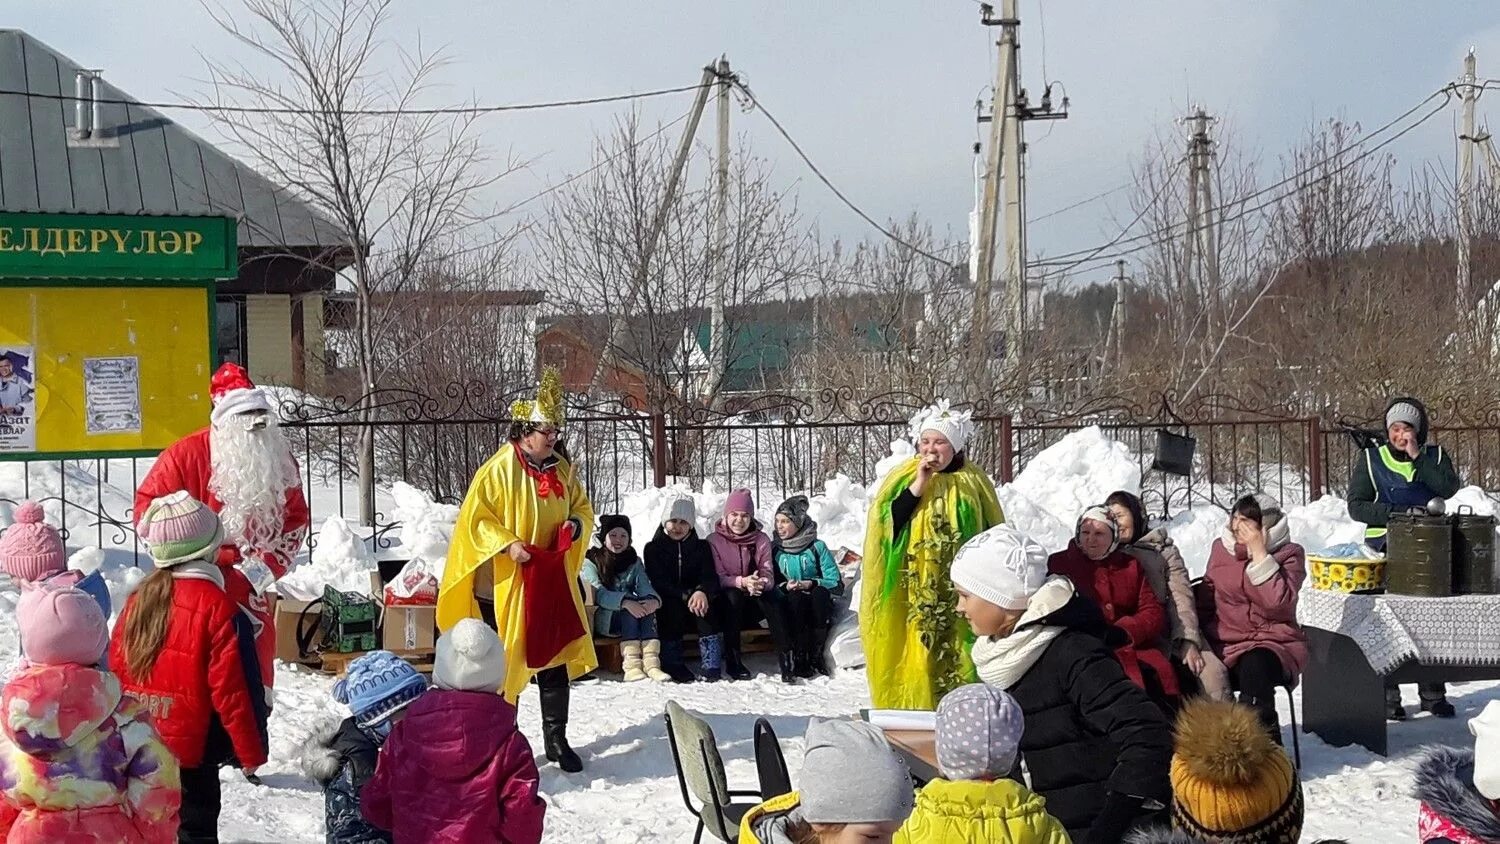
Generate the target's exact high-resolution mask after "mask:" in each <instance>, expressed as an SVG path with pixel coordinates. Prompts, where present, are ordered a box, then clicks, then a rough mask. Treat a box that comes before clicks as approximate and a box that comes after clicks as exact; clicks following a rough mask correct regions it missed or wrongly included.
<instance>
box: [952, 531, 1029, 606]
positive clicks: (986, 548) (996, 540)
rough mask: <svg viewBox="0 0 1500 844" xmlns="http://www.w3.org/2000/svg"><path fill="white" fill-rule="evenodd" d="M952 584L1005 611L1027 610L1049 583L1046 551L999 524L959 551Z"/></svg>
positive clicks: (1025, 536) (971, 540)
mask: <svg viewBox="0 0 1500 844" xmlns="http://www.w3.org/2000/svg"><path fill="white" fill-rule="evenodd" d="M949 576H950V577H952V578H953V585H955V586H957V587H958V588H960V589H962V590H964V591H965V592H968V593H969V594H971V595H974V596H975V597H978V598H983V599H984V600H986V601H989V602H990V603H992V604H994V605H995V606H997V607H999V608H1001V609H1004V610H1012V611H1014V610H1024V609H1026V602H1027V601H1029V600H1031V596H1032V595H1034V594H1036V590H1038V589H1040V588H1042V583H1044V582H1045V581H1046V580H1047V552H1046V551H1045V550H1044V549H1043V548H1042V546H1041V544H1040V543H1038V542H1037V541H1036V540H1035V539H1032V538H1031V537H1030V536H1027V535H1026V534H1025V533H1022V532H1021V531H1019V530H1017V529H1015V528H1013V527H1011V526H1010V525H998V526H996V527H992V528H990V529H989V530H987V531H985V532H984V533H981V534H979V535H978V536H976V537H974V538H973V539H970V540H969V541H968V542H965V543H964V544H963V547H962V548H960V549H958V554H956V555H955V556H954V557H953V566H952V567H951V568H950V569H949Z"/></svg>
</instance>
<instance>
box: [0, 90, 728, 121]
mask: <svg viewBox="0 0 1500 844" xmlns="http://www.w3.org/2000/svg"><path fill="white" fill-rule="evenodd" d="M705 87H709V86H707V85H704V84H702V83H699V84H695V85H682V86H679V87H676V88H658V89H656V90H653V91H642V92H640V93H635V94H612V95H609V96H604V97H585V98H581V99H572V100H551V101H547V102H536V103H512V104H507V105H493V106H480V105H474V106H438V107H435V108H351V109H323V108H300V107H296V106H233V105H203V104H201V103H171V102H141V101H139V100H127V99H105V98H100V99H90V98H88V97H78V96H75V95H73V94H45V93H42V92H39V91H15V90H8V89H0V96H15V97H26V98H27V99H33V100H52V101H56V102H64V103H69V102H72V103H76V102H84V103H100V104H101V105H124V106H140V107H142V108H153V109H157V110H159V111H169V110H176V111H202V112H215V113H220V114H296V115H317V116H346V117H347V116H369V117H393V116H397V115H429V114H455V115H460V114H469V115H480V114H496V113H499V112H506V111H539V110H542V109H549V108H567V107H571V106H585V105H601V104H604V103H618V102H625V101H628V100H643V99H648V98H651V97H663V96H667V95H669V94H681V93H684V92H687V91H697V90H699V89H700V88H705Z"/></svg>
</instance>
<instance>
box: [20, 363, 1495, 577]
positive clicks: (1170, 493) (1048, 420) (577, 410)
mask: <svg viewBox="0 0 1500 844" xmlns="http://www.w3.org/2000/svg"><path fill="white" fill-rule="evenodd" d="M529 390H530V385H527V387H526V388H525V389H521V390H515V391H509V392H502V391H492V390H491V389H489V388H488V387H486V386H485V385H481V384H462V385H458V384H455V385H450V386H449V387H447V388H446V389H444V390H443V391H441V393H440V394H439V395H436V396H432V395H426V394H423V393H418V392H415V391H410V390H383V391H380V392H379V393H376V394H374V395H372V396H369V397H366V398H365V399H360V400H355V401H347V400H343V399H335V400H331V401H317V400H310V399H301V398H299V399H296V400H291V401H286V402H283V403H282V406H281V408H280V410H281V416H282V419H283V424H282V427H283V429H284V431H285V434H286V437H287V439H288V441H289V443H290V444H291V445H292V447H293V449H294V450H295V452H296V454H297V457H298V460H299V462H300V464H301V466H302V472H303V481H304V485H305V487H306V489H307V490H308V493H309V496H308V497H309V505H310V507H311V509H312V515H313V524H314V526H315V527H316V526H318V525H321V523H322V522H323V521H324V520H326V519H327V518H328V517H330V516H340V517H344V518H348V519H351V520H354V519H358V518H359V500H360V499H359V483H358V479H359V462H360V460H359V458H360V452H361V450H362V449H363V448H365V447H366V444H365V441H364V440H363V439H362V434H364V433H365V432H367V431H368V432H369V436H370V437H371V438H372V439H371V440H370V445H371V446H372V447H373V451H374V481H375V485H376V487H377V489H378V490H379V491H380V492H379V494H378V495H377V507H376V518H375V524H374V531H375V535H376V539H377V541H378V542H380V543H382V544H384V545H389V539H388V537H389V535H390V532H391V531H392V529H393V528H395V527H396V526H397V524H398V520H397V519H396V518H395V513H394V510H393V507H394V502H393V500H392V498H391V496H390V495H389V490H390V488H391V487H392V485H393V484H395V483H396V482H398V481H399V482H404V483H406V484H409V485H411V486H413V487H415V488H417V489H419V490H421V491H423V492H425V493H426V494H428V495H430V496H432V497H433V498H435V499H436V500H438V501H440V502H444V503H450V504H457V503H459V502H460V501H461V500H462V497H463V495H464V493H465V491H466V490H467V488H468V485H469V482H470V479H471V478H472V477H473V474H474V472H475V471H476V470H477V469H478V467H479V466H480V465H481V464H482V463H483V462H484V461H485V460H487V459H488V458H489V457H490V456H491V455H493V454H494V453H495V451H496V450H497V449H498V448H499V447H500V446H501V445H502V444H503V443H504V441H505V439H506V436H507V433H508V427H509V421H510V413H509V407H510V403H511V401H512V400H513V399H515V398H518V397H521V396H523V395H525V394H526V393H527V392H528V391H529ZM926 403H927V401H926V399H925V398H923V397H921V396H916V395H913V394H909V393H891V394H886V395H881V396H875V397H857V396H855V395H854V393H853V391H852V390H847V389H840V390H825V391H823V392H821V393H818V394H817V395H813V396H791V395H764V396H760V397H757V398H755V399H753V400H751V401H749V402H747V403H742V404H741V405H740V406H738V407H737V408H736V409H735V410H734V412H733V413H728V412H720V411H715V410H711V409H706V408H690V409H687V410H685V411H683V412H681V413H680V414H677V415H675V416H673V417H670V418H669V417H666V416H664V415H661V414H647V413H643V412H641V411H639V410H636V409H633V408H630V407H625V406H619V405H604V406H590V405H578V406H574V407H571V408H570V409H569V414H570V416H569V420H568V424H567V426H566V435H567V436H566V441H567V445H568V447H569V448H570V449H571V457H572V458H573V461H574V463H575V465H576V466H577V467H578V469H579V471H580V476H581V478H582V481H583V483H584V486H585V489H586V490H587V492H588V494H589V496H590V498H591V500H592V501H593V502H594V507H595V510H596V511H599V512H608V511H618V510H619V509H620V507H621V504H622V502H623V500H624V498H625V497H626V496H627V495H629V494H630V493H632V492H635V491H638V490H642V489H645V488H648V487H651V486H662V485H665V484H666V483H668V482H669V481H672V480H681V481H684V482H687V483H689V484H692V485H693V486H695V487H697V486H701V485H703V484H705V483H711V484H713V485H714V486H715V487H716V488H718V489H721V490H723V489H728V488H730V487H733V486H745V487H748V488H750V489H752V490H753V491H754V492H755V493H756V495H757V499H767V500H768V499H769V498H771V497H774V496H776V495H780V494H783V493H786V492H788V491H794V490H810V489H812V490H815V489H817V488H818V487H819V486H820V485H821V484H822V482H823V481H825V480H827V479H829V478H831V477H833V476H834V475H836V474H840V473H842V474H844V475H846V476H848V477H849V478H851V479H853V480H855V481H857V482H869V481H870V480H872V479H873V478H874V476H875V467H876V464H877V463H879V462H880V461H881V460H882V459H884V458H886V457H888V456H889V455H890V454H891V449H892V444H893V443H894V442H898V441H899V442H907V441H909V439H910V436H909V432H908V430H907V427H908V423H907V420H908V419H909V418H910V417H911V415H912V414H914V413H915V412H916V411H917V410H919V409H920V408H921V407H923V406H924V405H925V404H926ZM968 407H969V408H970V409H971V410H973V411H974V413H975V422H976V431H975V434H974V437H973V439H972V440H971V443H970V445H969V448H968V452H969V455H970V458H971V459H972V460H974V461H976V462H977V464H978V465H979V466H980V467H981V468H983V469H984V470H985V471H986V472H987V473H988V474H989V475H990V476H991V477H992V478H994V479H995V481H996V482H997V483H1009V482H1012V481H1014V480H1015V478H1016V476H1017V475H1018V474H1019V473H1020V472H1021V471H1022V470H1023V469H1024V468H1025V467H1026V466H1027V465H1028V464H1029V463H1030V462H1031V461H1032V460H1033V459H1034V458H1035V457H1036V455H1037V454H1039V453H1040V452H1041V451H1042V450H1043V449H1046V448H1047V447H1049V446H1051V445H1054V444H1056V443H1057V442H1058V441H1059V440H1061V439H1062V438H1063V437H1064V436H1067V435H1068V434H1069V433H1071V432H1074V431H1077V430H1079V429H1080V428H1083V427H1086V426H1089V425H1097V426H1099V427H1100V428H1101V429H1102V430H1103V431H1104V432H1105V433H1106V434H1107V435H1108V436H1110V437H1111V438H1113V439H1115V440H1118V441H1120V442H1123V443H1125V444H1126V445H1127V446H1128V447H1129V448H1130V449H1131V451H1132V452H1133V453H1134V454H1135V455H1136V459H1137V460H1138V462H1139V468H1140V470H1141V477H1142V481H1141V485H1142V497H1143V498H1144V499H1145V501H1146V503H1147V506H1148V508H1149V509H1150V510H1151V511H1152V512H1153V513H1155V514H1159V515H1170V514H1172V513H1175V512H1178V511H1180V510H1182V509H1184V508H1187V507H1190V506H1194V505H1198V504H1214V505H1217V506H1221V507H1228V506H1229V505H1230V504H1231V503H1232V502H1233V501H1234V500H1235V498H1237V497H1239V496H1240V495H1243V494H1245V493H1247V492H1252V491H1257V490H1264V491H1267V492H1270V493H1271V494H1273V495H1276V496H1277V497H1278V498H1280V499H1281V500H1282V501H1283V502H1284V503H1286V504H1288V505H1293V504H1301V503H1306V502H1309V501H1311V500H1313V499H1315V498H1317V497H1319V496H1321V495H1323V494H1324V493H1328V492H1332V493H1338V494H1343V493H1344V492H1345V490H1346V484H1347V480H1348V478H1349V475H1350V471H1351V470H1352V468H1353V467H1354V466H1355V465H1356V464H1357V461H1358V457H1359V452H1358V447H1357V445H1356V442H1355V439H1354V437H1353V436H1352V435H1351V434H1350V433H1349V430H1350V427H1353V428H1358V427H1360V426H1359V425H1354V426H1348V423H1347V422H1346V421H1344V420H1339V421H1334V422H1326V421H1324V420H1323V419H1321V418H1319V417H1317V416H1299V415H1298V414H1297V413H1296V412H1295V411H1294V410H1293V409H1292V408H1289V407H1250V406H1246V405H1244V404H1242V403H1240V402H1237V401H1235V400H1233V399H1229V398H1225V397H1213V396H1210V397H1205V398H1200V399H1198V400H1195V401H1193V402H1180V401H1179V400H1178V399H1177V398H1176V397H1175V396H1172V395H1170V394H1168V395H1160V396H1155V397H1153V398H1151V399H1149V400H1146V401H1134V400H1130V399H1120V398H1099V399H1092V400H1089V401H1086V402H1081V403H1077V404H1065V405H1061V406H1055V407H1051V408H1044V409H1031V408H1027V409H1023V410H1021V411H1020V412H1017V413H1003V412H1000V410H999V409H998V408H996V407H993V406H990V405H989V404H987V403H984V402H980V403H977V404H973V405H969V406H968ZM1433 416H1434V418H1435V425H1434V431H1433V437H1434V439H1435V440H1436V441H1439V442H1441V443H1442V444H1443V445H1444V447H1445V448H1447V449H1448V450H1449V451H1450V452H1451V453H1452V454H1453V457H1454V461H1455V464H1456V465H1458V466H1459V468H1460V471H1461V472H1462V473H1463V475H1464V480H1465V482H1466V483H1472V484H1478V485H1480V486H1482V487H1483V488H1485V489H1487V490H1500V402H1495V403H1491V404H1488V405H1479V406H1471V405H1470V404H1468V403H1465V402H1463V401H1457V400H1443V401H1438V402H1435V403H1434V407H1433ZM1365 426H1366V427H1374V428H1378V427H1379V426H1380V423H1379V422H1378V421H1376V422H1373V423H1366V425H1365ZM1162 428H1167V429H1170V430H1172V431H1174V432H1177V433H1180V434H1185V435H1187V436H1189V437H1192V438H1194V439H1195V440H1196V443H1197V453H1196V458H1195V460H1194V465H1193V471H1192V473H1191V474H1190V475H1187V476H1178V475H1171V474H1166V473H1163V472H1160V471H1156V470H1154V469H1153V468H1152V456H1153V452H1154V450H1155V446H1156V437H1157V432H1158V431H1159V430H1160V429H1162ZM151 462H152V461H151V459H150V458H141V459H119V460H102V459H101V460H87V461H66V462H62V461H34V462H29V463H28V462H10V463H0V489H4V490H7V491H15V490H19V491H20V493H21V495H20V498H33V499H37V500H40V501H42V502H43V503H44V504H47V505H49V506H48V509H49V515H50V518H51V520H53V521H54V523H56V522H57V521H59V520H60V521H61V527H62V528H63V530H64V535H65V538H66V539H67V540H68V543H69V544H70V545H72V546H79V545H87V544H91V543H92V544H97V545H100V546H104V547H117V548H122V549H132V548H133V549H134V550H136V551H139V550H140V548H139V546H138V544H137V543H136V539H135V536H134V532H133V530H132V529H131V522H132V513H133V501H132V494H133V490H134V489H136V488H137V486H138V485H139V483H140V481H141V480H142V479H144V477H145V475H146V472H147V471H148V470H149V468H150V465H151ZM12 494H13V493H12ZM0 501H5V502H8V503H11V504H16V503H18V501H19V499H16V500H12V499H10V498H0ZM59 516H60V519H59Z"/></svg>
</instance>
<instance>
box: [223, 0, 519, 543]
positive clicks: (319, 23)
mask: <svg viewBox="0 0 1500 844" xmlns="http://www.w3.org/2000/svg"><path fill="white" fill-rule="evenodd" d="M391 7H392V0H244V2H243V3H242V5H241V12H240V13H239V14H237V13H236V12H234V11H231V10H230V9H229V8H227V7H225V6H222V5H217V6H212V7H210V14H211V15H212V16H213V17H214V20H215V21H216V22H217V23H218V24H219V25H220V26H221V27H222V28H223V29H224V31H225V32H227V33H228V34H229V35H231V36H232V37H233V38H234V39H235V40H236V41H237V42H238V43H239V44H240V46H241V47H242V48H244V50H245V51H246V53H247V54H248V58H249V59H250V60H251V61H253V62H254V63H257V64H260V65H264V66H266V67H269V68H270V69H271V70H269V71H267V72H265V73H257V72H256V71H253V70H251V69H250V67H249V66H248V65H247V64H246V62H245V61H241V60H230V59H223V58H216V57H210V58H208V59H207V60H206V61H207V65H208V84H209V91H208V94H207V96H206V105H208V106H209V107H210V112H209V113H210V114H211V115H213V116H214V118H215V120H216V123H217V126H218V128H219V130H220V132H221V133H222V134H223V135H224V136H225V137H226V138H227V139H228V140H229V141H230V142H231V143H233V144H234V145H236V146H237V147H238V148H239V150H240V151H241V152H242V154H244V155H246V156H248V157H249V158H250V159H251V160H252V161H253V162H254V163H255V165H256V166H257V168H258V169H260V170H261V171H262V172H264V173H266V174H268V175H269V176H270V177H271V178H272V179H273V180H274V181H276V182H278V183H280V184H281V185H284V186H286V187H288V188H290V189H291V190H293V191H294V192H296V193H297V194H299V195H301V196H303V197H305V198H306V199H308V200H309V201H310V202H311V203H312V204H313V206H314V207H316V208H317V209H318V210H320V211H321V212H323V213H324V214H326V215H327V216H328V217H329V218H331V219H332V220H333V221H334V222H335V223H337V224H338V226H339V227H340V229H341V231H342V232H343V236H344V237H345V238H346V239H347V243H348V246H349V248H350V250H351V251H352V253H353V255H354V262H353V265H352V266H351V267H350V268H349V271H348V274H347V278H348V281H349V283H350V284H351V286H352V288H353V292H354V299H355V317H356V330H355V332H354V340H353V343H354V352H355V354H354V358H355V361H356V364H357V366H358V369H359V375H360V386H361V389H362V391H363V392H364V393H366V394H369V393H373V392H374V391H375V390H376V389H377V388H378V387H379V385H380V383H381V376H382V374H383V373H382V363H381V360H380V357H379V354H378V349H379V346H380V343H381V334H382V331H383V328H382V325H381V324H380V323H379V319H380V311H379V309H378V308H377V306H376V304H375V301H376V299H377V297H378V296H380V295H382V294H383V295H384V296H386V297H393V296H397V295H400V294H403V293H406V292H408V291H409V290H411V287H412V284H413V280H414V279H415V278H417V277H418V276H419V274H420V271H421V269H422V267H423V266H424V265H425V263H426V261H427V260H428V259H429V256H430V255H432V254H433V251H434V250H437V251H442V250H444V249H452V248H454V246H455V243H456V241H457V239H458V237H459V235H460V233H461V232H462V231H464V230H465V228H466V227H470V226H473V225H474V224H475V223H477V222H479V220H478V219H477V218H476V216H475V214H474V207H475V204H476V198H477V197H476V194H477V193H478V192H479V191H480V190H481V189H483V188H484V187H485V186H487V185H489V184H490V183H492V182H494V181H495V180H497V179H499V178H501V177H502V176H503V175H505V174H506V173H507V172H509V171H510V170H511V169H513V166H507V167H502V168H500V169H499V171H498V172H497V171H496V170H495V169H494V168H493V167H491V166H490V162H489V158H488V156H487V154H486V153H485V151H484V150H483V149H482V147H481V146H480V144H479V143H478V141H477V139H476V138H475V137H474V134H475V133H474V126H475V120H476V116H475V115H474V114H473V113H458V114H454V113H435V112H431V111H428V112H418V111H413V109H414V108H415V107H416V106H417V105H418V104H419V102H420V101H421V100H422V98H423V96H424V95H425V94H426V93H427V92H428V91H430V90H432V88H433V87H434V84H435V77H436V74H437V72H438V71H439V70H440V69H441V68H442V67H443V65H444V59H443V57H442V56H441V55H440V54H438V53H433V52H426V51H423V49H422V48H421V46H420V43H419V44H418V46H417V48H416V50H415V51H408V50H406V49H404V48H403V47H401V46H400V45H398V44H395V43H392V42H389V41H387V40H385V32H386V29H387V25H388V24H389V22H390V18H389V14H390V10H391ZM243 107H251V108H254V109H261V110H260V111H251V112H246V111H239V110H232V109H237V108H243ZM370 409H371V407H370V402H369V401H368V400H362V401H361V412H362V416H361V422H362V423H366V425H365V427H364V428H363V429H362V430H363V433H362V436H361V445H360V449H359V450H360V455H361V458H360V467H359V469H360V471H359V475H360V490H361V495H360V497H361V506H360V512H361V518H362V520H363V521H364V522H365V523H366V524H373V521H374V515H375V510H374V506H375V505H374V435H373V432H372V430H371V429H370V428H369V427H368V424H367V423H369V422H370V421H371V417H370Z"/></svg>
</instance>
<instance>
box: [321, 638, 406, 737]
mask: <svg viewBox="0 0 1500 844" xmlns="http://www.w3.org/2000/svg"><path fill="white" fill-rule="evenodd" d="M425 691H427V678H425V677H423V676H422V675H421V674H418V673H417V669H415V668H412V667H411V665H409V664H407V662H406V661H405V660H403V659H401V658H400V657H398V656H396V655H395V654H393V653H391V652H390V651H370V652H369V653H367V654H365V655H364V656H361V657H360V658H359V659H356V660H354V661H353V662H351V663H349V670H348V671H347V672H346V673H345V674H344V678H343V679H342V680H339V681H338V682H337V683H334V684H333V697H334V699H335V700H337V701H338V702H339V703H343V704H347V705H348V706H349V711H350V712H352V713H354V718H355V720H356V721H358V722H359V724H360V725H361V726H364V727H369V726H374V725H376V724H379V723H381V722H383V721H385V720H386V719H387V718H390V717H391V716H392V715H394V714H396V713H397V712H399V711H401V710H402V709H404V708H406V707H407V706H408V705H410V704H411V702H412V701H414V700H416V699H417V698H419V697H421V696H422V692H425Z"/></svg>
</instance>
